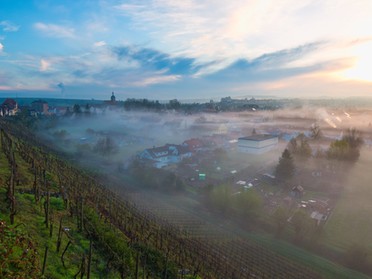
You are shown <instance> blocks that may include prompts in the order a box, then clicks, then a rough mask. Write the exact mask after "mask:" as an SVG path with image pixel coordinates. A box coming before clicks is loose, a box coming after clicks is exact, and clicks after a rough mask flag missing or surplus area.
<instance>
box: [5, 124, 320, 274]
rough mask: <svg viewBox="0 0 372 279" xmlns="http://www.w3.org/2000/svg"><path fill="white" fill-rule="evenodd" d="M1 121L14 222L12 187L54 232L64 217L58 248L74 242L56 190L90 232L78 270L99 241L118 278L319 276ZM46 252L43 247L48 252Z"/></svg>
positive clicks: (78, 223) (87, 265)
mask: <svg viewBox="0 0 372 279" xmlns="http://www.w3.org/2000/svg"><path fill="white" fill-rule="evenodd" d="M0 124H1V146H2V152H3V153H4V154H5V156H6V158H7V161H8V167H9V170H10V171H9V173H8V174H7V179H6V183H5V185H6V186H5V187H6V191H7V201H8V202H7V204H8V209H9V210H8V212H9V220H10V223H11V224H14V223H15V220H16V219H17V214H18V211H17V200H16V196H17V195H16V194H15V193H16V192H17V191H18V192H19V191H23V192H27V193H28V194H31V195H33V197H34V200H35V203H39V204H40V206H41V207H43V211H44V220H43V223H44V225H45V227H46V228H49V229H50V231H51V234H52V230H53V225H54V226H57V224H59V225H58V226H57V227H58V233H57V235H58V238H57V247H58V249H60V250H61V252H62V251H67V250H68V249H69V246H70V245H72V242H70V241H68V242H67V244H66V246H64V247H61V238H62V237H65V238H66V237H67V238H68V233H65V234H66V236H64V233H63V229H62V227H63V218H59V216H58V215H57V214H55V212H53V211H51V210H50V208H51V199H52V197H54V198H57V199H59V200H60V201H61V203H62V204H63V206H64V208H65V209H66V210H67V211H68V213H69V216H70V217H71V218H73V219H74V220H75V222H76V226H77V229H78V230H79V231H80V232H84V234H85V235H87V236H88V238H89V248H87V253H86V255H84V257H83V259H82V260H81V266H80V269H79V271H80V276H83V275H84V273H85V274H86V275H87V278H89V274H90V271H89V270H90V262H91V251H92V249H91V247H92V246H95V247H98V246H99V247H101V249H102V250H103V251H104V252H105V254H107V255H109V257H108V258H109V259H110V262H111V266H113V267H115V268H116V269H117V270H118V272H119V273H120V276H121V278H129V277H130V278H139V273H140V271H139V269H140V267H142V270H143V271H142V275H143V276H144V277H143V278H145V274H147V278H191V277H190V276H200V277H202V278H321V277H322V276H321V275H319V274H317V273H315V272H314V271H313V270H312V269H310V268H309V267H307V266H303V265H300V264H298V263H296V262H292V261H290V260H288V259H287V258H285V257H283V256H280V255H278V254H276V253H274V252H272V251H270V250H269V249H268V248H265V247H263V246H260V245H258V244H256V243H254V242H250V241H248V240H246V239H243V238H241V237H238V236H235V235H233V234H229V233H227V232H225V231H224V230H222V229H219V228H218V227H217V226H214V225H212V224H209V223H207V222H206V221H204V220H202V219H200V218H198V217H197V216H194V215H191V214H187V213H185V212H184V211H182V210H179V209H178V208H177V207H175V206H172V205H169V204H166V203H163V204H162V203H161V202H154V203H151V202H149V201H147V202H146V198H145V197H143V196H141V194H140V193H135V192H134V193H133V192H128V193H127V194H126V195H125V196H120V197H119V196H118V195H116V194H114V193H113V192H111V191H109V190H108V189H107V188H106V187H105V185H102V184H101V183H99V182H98V179H97V177H93V176H92V175H90V174H88V173H86V172H84V171H82V170H81V169H79V168H77V167H75V166H72V165H71V164H70V163H68V162H67V161H66V160H63V159H61V158H59V157H57V156H56V155H55V154H56V153H55V152H54V151H52V150H51V148H48V147H47V146H45V145H42V144H41V143H40V142H39V141H38V139H37V138H35V137H34V136H33V135H32V134H30V133H28V132H27V131H25V130H21V129H18V128H16V127H15V126H14V125H10V124H9V123H7V122H1V123H0ZM21 160H22V162H24V163H25V164H26V165H27V167H28V170H27V171H29V172H30V173H31V174H32V177H33V182H32V187H30V188H29V189H27V188H25V187H24V186H23V183H22V178H23V177H22V175H20V174H21V173H22V172H21V171H20V170H19V169H18V165H21V164H19V161H21ZM101 223H104V224H106V225H107V226H109V227H110V228H111V229H112V230H113V231H115V229H116V230H118V231H120V232H121V233H122V236H121V242H125V243H124V244H120V245H121V246H122V247H121V246H120V245H119V244H117V242H115V241H113V240H112V237H111V236H108V235H107V233H106V232H105V231H102V230H101V229H100V228H101V225H100V224H101ZM116 235H119V234H118V233H117V234H116ZM123 251H126V255H123V254H122V252H123ZM47 253H48V251H47V249H45V251H44V253H43V254H44V255H45V257H47ZM62 253H64V252H62ZM154 255H158V260H157V261H158V262H159V261H160V262H161V265H159V266H160V267H157V268H155V267H154V268H152V270H151V271H150V267H151V266H152V265H153V263H151V258H152V257H153V256H154ZM62 258H63V256H62ZM41 262H42V260H41ZM44 264H45V260H44ZM41 269H42V270H44V267H42V268H41ZM146 270H147V271H146ZM81 278H83V277H81Z"/></svg>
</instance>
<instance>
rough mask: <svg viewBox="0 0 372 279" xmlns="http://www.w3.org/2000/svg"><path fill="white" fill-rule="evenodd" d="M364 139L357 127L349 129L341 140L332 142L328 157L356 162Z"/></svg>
mask: <svg viewBox="0 0 372 279" xmlns="http://www.w3.org/2000/svg"><path fill="white" fill-rule="evenodd" d="M362 144H363V139H362V137H361V135H360V133H359V132H358V131H357V130H355V129H349V130H347V132H346V135H344V136H343V137H342V139H341V140H335V141H333V142H331V144H330V146H329V149H328V151H327V155H328V158H330V159H336V160H343V161H351V162H355V161H357V160H358V158H359V155H360V148H361V146H362Z"/></svg>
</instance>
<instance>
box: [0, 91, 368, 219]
mask: <svg viewBox="0 0 372 279" xmlns="http://www.w3.org/2000/svg"><path fill="white" fill-rule="evenodd" d="M221 104H222V105H223V104H225V105H226V104H239V103H238V102H235V103H234V102H233V100H231V99H223V100H222V101H221ZM256 104H257V102H256ZM117 105H118V103H117V101H116V99H115V95H114V93H112V95H111V98H110V100H107V101H104V102H103V104H98V105H80V106H78V107H77V105H74V106H73V107H69V106H65V107H62V106H49V105H48V103H47V102H46V101H43V100H34V101H33V102H32V103H31V105H30V106H18V104H17V102H16V101H15V100H13V99H6V100H5V101H4V102H3V104H2V105H1V110H0V111H1V115H2V116H15V115H17V113H19V112H20V111H21V110H23V111H25V110H27V111H28V113H29V114H30V115H31V116H34V117H44V118H45V117H47V118H48V117H50V116H57V117H58V118H59V119H63V120H62V121H61V123H62V124H59V125H56V127H52V128H51V129H49V130H48V134H49V138H50V139H51V140H53V141H55V143H56V144H58V145H60V146H61V147H62V148H64V150H65V151H66V150H70V149H71V148H72V149H73V150H75V151H74V152H78V153H77V154H78V156H79V158H80V159H79V160H84V159H83V158H84V156H85V155H87V154H90V153H94V150H96V149H97V146H98V143H100V142H101V143H102V142H103V145H104V148H106V149H107V150H106V151H105V152H107V154H106V153H105V152H102V153H101V155H102V156H103V160H102V162H103V165H102V168H104V167H105V166H107V165H110V164H112V163H110V162H109V161H110V160H112V162H115V164H119V165H122V166H121V167H120V168H124V169H126V168H128V167H129V166H130V164H131V162H133V160H137V161H138V162H140V163H141V164H142V165H143V166H144V167H145V168H155V169H162V170H164V171H167V172H169V173H173V174H175V175H176V176H177V177H179V178H180V179H182V181H183V182H184V183H185V185H187V188H188V189H192V190H191V191H193V192H195V191H196V192H200V191H202V189H204V188H206V187H208V185H220V184H226V185H228V186H229V187H230V189H231V195H233V196H238V195H240V194H241V193H244V192H246V191H255V192H256V193H258V194H259V195H260V197H261V198H262V201H263V208H264V211H265V212H266V213H267V214H268V215H272V214H274V212H275V211H276V210H277V208H278V207H282V206H283V207H285V208H288V209H291V210H292V211H293V209H296V208H301V209H303V210H305V211H306V212H307V214H308V217H310V218H311V219H313V220H314V223H316V224H318V225H324V223H325V222H326V221H327V220H328V218H329V216H330V215H331V212H332V208H333V206H334V203H335V201H336V200H337V198H338V197H337V195H336V194H335V193H337V192H339V189H340V188H342V181H340V179H339V177H338V176H337V170H336V168H335V167H334V166H333V165H332V164H331V163H329V162H327V161H326V162H325V163H324V164H323V165H322V166H319V164H318V163H314V162H312V161H313V160H314V159H311V158H310V159H308V161H307V162H305V163H304V162H303V161H301V160H300V161H298V164H297V167H296V174H295V179H293V180H292V181H290V182H288V183H289V184H290V185H286V187H283V185H280V183H279V181H278V180H277V178H276V177H275V169H276V166H277V164H278V160H279V158H280V156H281V154H282V152H283V150H284V149H285V148H288V146H289V144H290V142H291V140H293V139H296V138H297V137H299V135H302V137H304V138H305V139H306V140H309V141H311V155H310V157H316V156H317V154H318V153H321V152H323V153H324V152H325V151H326V149H327V148H328V146H329V143H330V142H331V141H332V140H334V139H337V138H340V134H339V131H340V130H339V129H335V126H336V124H335V123H337V124H338V125H339V124H343V123H342V122H344V123H347V121H348V120H349V119H350V114H348V113H343V115H342V113H341V112H340V111H337V110H334V112H330V113H324V112H323V113H321V117H322V118H321V119H319V116H316V115H315V116H314V115H312V114H311V113H309V112H308V111H306V113H303V114H302V115H301V116H300V117H298V118H297V119H296V117H295V116H293V115H290V116H283V115H282V114H281V113H276V112H275V111H274V112H273V111H265V110H259V107H258V106H253V107H252V106H249V107H248V110H247V111H245V112H240V113H230V114H229V113H227V112H226V113H225V115H224V116H223V117H221V116H220V115H219V114H215V113H209V114H208V113H207V114H205V113H204V114H195V115H184V114H180V113H177V112H172V113H169V112H162V113H161V114H154V113H151V112H145V113H141V114H137V113H135V112H123V111H122V110H120V109H119V107H118V106H117ZM88 111H89V112H90V113H92V115H93V116H90V114H87V113H88ZM79 113H80V114H83V117H81V116H80V118H78V115H79ZM300 113H301V112H300ZM227 114H228V115H227ZM66 115H68V117H67V118H66ZM113 115H117V119H118V121H119V120H120V122H118V123H117V124H115V123H113V121H112V116H113ZM89 117H93V118H92V119H90V118H89ZM115 117H116V116H115ZM109 118H110V120H109V121H110V122H108V120H107V119H109ZM71 119H72V120H71ZM227 119H228V120H227ZM294 119H295V120H294ZM79 122H82V123H84V124H81V125H80V124H78V123H79ZM63 123H65V124H63ZM72 123H74V124H72ZM93 123H94V124H93ZM100 123H101V124H100ZM314 123H320V124H321V125H322V127H321V128H322V131H323V136H322V139H321V140H317V141H315V140H311V139H312V136H313V135H311V133H312V132H314V131H312V130H311V127H313V126H312V125H314ZM100 125H101V126H100ZM144 125H145V126H144ZM316 125H319V124H316ZM366 126H367V127H369V126H368V124H367V125H366ZM119 127H120V128H119ZM318 127H319V126H318ZM144 131H145V132H144ZM190 135H191V137H188V136H190ZM187 137H188V138H187ZM102 139H105V141H103V140H102ZM169 139H171V140H169ZM176 140H179V141H178V142H176ZM109 142H110V144H111V145H112V146H111V147H110V146H109V145H110V144H109ZM366 142H367V144H368V143H369V142H370V139H369V138H368V137H367V138H366ZM108 156H109V157H108ZM86 161H91V158H90V157H87V160H86ZM329 181H332V183H330V182H329ZM290 221H291V216H290V217H289V218H288V222H290Z"/></svg>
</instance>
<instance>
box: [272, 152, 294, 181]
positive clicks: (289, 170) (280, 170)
mask: <svg viewBox="0 0 372 279" xmlns="http://www.w3.org/2000/svg"><path fill="white" fill-rule="evenodd" d="M294 171H295V165H294V162H293V158H292V156H291V153H290V152H289V151H288V149H285V150H284V151H283V153H282V156H281V157H280V158H279V163H278V165H277V166H276V169H275V176H276V178H277V179H278V180H279V181H281V182H284V181H288V180H290V179H292V177H293V175H294Z"/></svg>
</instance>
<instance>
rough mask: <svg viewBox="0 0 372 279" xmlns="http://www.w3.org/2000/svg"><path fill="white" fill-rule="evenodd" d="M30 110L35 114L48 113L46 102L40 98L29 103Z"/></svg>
mask: <svg viewBox="0 0 372 279" xmlns="http://www.w3.org/2000/svg"><path fill="white" fill-rule="evenodd" d="M31 110H33V111H34V112H35V114H36V115H37V114H42V115H48V114H49V105H48V102H46V101H43V100H41V99H39V100H36V101H33V102H32V103H31Z"/></svg>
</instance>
